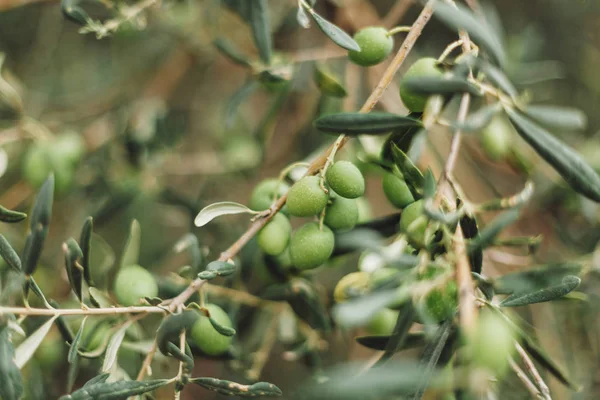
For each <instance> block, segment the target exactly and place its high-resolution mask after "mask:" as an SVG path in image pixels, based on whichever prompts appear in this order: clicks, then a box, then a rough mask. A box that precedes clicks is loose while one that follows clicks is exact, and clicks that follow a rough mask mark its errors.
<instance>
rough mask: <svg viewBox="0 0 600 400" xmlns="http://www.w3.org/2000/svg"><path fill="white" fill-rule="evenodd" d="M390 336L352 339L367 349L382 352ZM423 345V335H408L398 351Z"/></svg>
mask: <svg viewBox="0 0 600 400" xmlns="http://www.w3.org/2000/svg"><path fill="white" fill-rule="evenodd" d="M391 337H392V336H391V335H372V336H359V337H356V338H354V340H356V342H357V343H358V344H360V345H362V346H365V347H367V348H369V349H373V350H379V351H383V350H385V349H386V347H387V345H388V343H389V341H390V338H391ZM424 345H425V333H423V332H418V333H408V334H407V335H406V338H405V339H404V344H403V345H402V347H401V348H399V349H398V350H404V349H412V348H415V347H421V346H424Z"/></svg>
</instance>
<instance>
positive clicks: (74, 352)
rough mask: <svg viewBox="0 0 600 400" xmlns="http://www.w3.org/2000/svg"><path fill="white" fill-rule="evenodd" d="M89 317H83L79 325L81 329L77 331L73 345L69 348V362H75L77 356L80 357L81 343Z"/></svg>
mask: <svg viewBox="0 0 600 400" xmlns="http://www.w3.org/2000/svg"><path fill="white" fill-rule="evenodd" d="M87 319H88V317H87V316H85V317H83V320H81V325H79V330H78V331H77V334H76V335H75V338H74V339H73V341H72V343H71V347H70V348H69V355H68V356H67V361H68V362H69V364H73V363H74V362H76V358H78V357H79V344H80V343H81V337H82V336H83V329H84V328H85V323H86V322H87Z"/></svg>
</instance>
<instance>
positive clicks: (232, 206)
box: [194, 201, 257, 227]
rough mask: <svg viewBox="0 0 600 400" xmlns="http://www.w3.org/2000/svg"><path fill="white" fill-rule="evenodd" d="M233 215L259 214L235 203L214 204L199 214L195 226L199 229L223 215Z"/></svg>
mask: <svg viewBox="0 0 600 400" xmlns="http://www.w3.org/2000/svg"><path fill="white" fill-rule="evenodd" d="M233 214H257V212H256V211H253V210H251V209H249V208H248V207H246V206H245V205H243V204H240V203H235V202H233V201H223V202H220V203H213V204H211V205H209V206H206V207H204V208H203V209H202V210H201V211H200V213H198V215H197V216H196V219H194V225H196V226H198V227H200V226H204V225H206V224H208V223H209V222H210V221H212V220H213V219H215V218H217V217H220V216H221V215H233Z"/></svg>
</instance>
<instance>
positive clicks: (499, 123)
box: [479, 117, 513, 161]
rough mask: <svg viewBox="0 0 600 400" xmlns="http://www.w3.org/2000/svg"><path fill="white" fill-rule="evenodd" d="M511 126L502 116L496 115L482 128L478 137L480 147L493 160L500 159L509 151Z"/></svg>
mask: <svg viewBox="0 0 600 400" xmlns="http://www.w3.org/2000/svg"><path fill="white" fill-rule="evenodd" d="M512 129H513V128H512V126H510V124H509V122H507V121H505V120H504V118H502V117H496V118H494V119H492V120H491V121H490V123H489V124H488V125H487V126H486V127H485V128H484V129H483V131H482V132H481V136H480V137H479V139H480V142H481V148H482V149H483V151H484V152H485V154H486V155H487V156H488V157H489V158H490V159H491V160H493V161H500V160H503V159H504V158H506V156H508V154H509V153H510V149H511V146H512V142H513V140H512V134H511V133H512Z"/></svg>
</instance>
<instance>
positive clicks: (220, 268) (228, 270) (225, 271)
mask: <svg viewBox="0 0 600 400" xmlns="http://www.w3.org/2000/svg"><path fill="white" fill-rule="evenodd" d="M236 269H237V268H236V266H235V265H233V264H230V263H228V262H225V261H211V262H210V263H209V264H208V265H207V266H206V270H207V271H214V272H216V273H217V275H218V276H229V275H231V274H233V273H234V272H235V271H236Z"/></svg>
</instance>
